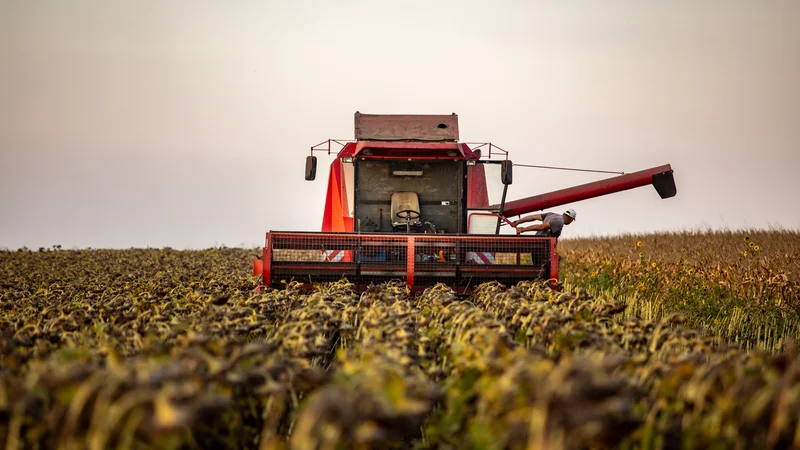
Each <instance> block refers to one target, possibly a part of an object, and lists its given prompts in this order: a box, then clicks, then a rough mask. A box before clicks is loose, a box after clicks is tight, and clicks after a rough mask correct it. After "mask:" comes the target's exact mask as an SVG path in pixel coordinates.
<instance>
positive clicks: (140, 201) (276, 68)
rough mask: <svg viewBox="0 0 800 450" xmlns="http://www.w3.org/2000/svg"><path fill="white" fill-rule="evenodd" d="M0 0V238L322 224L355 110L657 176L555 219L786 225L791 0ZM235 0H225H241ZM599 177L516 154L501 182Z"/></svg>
mask: <svg viewBox="0 0 800 450" xmlns="http://www.w3.org/2000/svg"><path fill="white" fill-rule="evenodd" d="M600 4H601V2H595V1H585V2H577V1H576V2H562V1H553V2H544V1H539V2H537V1H500V0H498V1H494V2H489V1H477V2H476V1H452V2H445V1H436V2H428V1H403V2H394V1H393V2H390V1H363V2H353V1H317V2H311V1H296V0H293V1H280V2H278V1H276V2H271V1H263V0H262V1H252V2H246V1H237V2H208V1H198V0H193V1H177V0H175V1H168V2H166V1H163V0H158V1H127V2H121V1H110V0H98V1H78V0H73V1H69V2H65V1H35V2H32V1H28V0H20V1H12V0H0V152H1V153H0V248H2V247H7V248H17V247H20V246H23V245H26V246H28V247H33V248H35V247H39V246H46V247H49V246H52V245H54V244H60V245H62V246H63V247H64V248H73V247H94V248H97V247H117V248H124V247H130V246H136V247H146V246H151V247H161V246H171V247H173V248H199V247H209V246H214V245H222V244H225V245H228V246H238V245H260V244H262V243H263V240H264V233H265V232H266V231H268V230H310V231H313V230H319V229H320V226H321V222H322V209H323V205H324V198H325V190H326V181H327V175H328V169H327V166H328V164H329V163H330V161H331V160H332V157H328V156H327V155H320V156H319V169H320V170H319V175H318V177H317V180H316V181H314V182H307V181H305V180H304V179H303V175H302V172H303V166H304V158H305V156H306V155H307V154H308V148H309V147H310V146H311V145H313V144H316V143H318V142H320V141H323V140H325V139H328V138H346V139H352V138H353V113H354V112H355V111H357V110H358V111H361V112H363V113H422V114H449V113H451V112H456V113H457V114H458V115H459V122H460V129H461V138H462V140H463V141H492V142H494V143H496V144H497V145H500V146H501V147H503V148H505V149H507V150H509V151H510V152H511V158H512V159H513V161H515V162H518V163H525V164H541V165H558V166H571V167H583V168H593V169H605V170H619V171H625V172H633V171H636V170H640V169H645V168H649V167H653V166H658V165H661V164H672V167H673V169H674V170H675V180H676V183H677V186H678V194H677V196H676V197H674V198H672V199H668V200H661V199H659V197H658V195H657V194H656V192H655V190H654V189H653V188H652V187H646V188H639V189H635V190H632V191H627V192H625V193H620V194H615V195H610V196H605V197H600V198H596V199H591V200H585V201H582V202H578V203H574V204H570V205H565V206H564V207H561V208H557V210H563V209H565V208H567V207H572V208H575V209H576V210H577V212H578V220H577V221H576V222H575V223H573V224H571V225H570V226H568V227H567V228H566V229H565V232H564V236H588V235H593V234H594V235H599V234H613V233H625V232H647V231H656V230H682V229H702V228H706V227H714V228H720V227H723V228H724V227H728V228H741V227H769V226H781V227H784V228H798V227H800V207H798V205H800V200H798V195H800V174H798V169H800V6H799V5H800V2H797V1H764V2H751V1H733V0H725V1H717V2H712V1H707V2H704V1H699V2H698V1H678V2H661V3H659V5H658V6H656V5H655V2H641V1H630V2H602V5H603V6H598V5H600ZM234 5H235V6H234ZM604 177H606V176H605V175H596V174H582V173H575V172H553V171H543V170H538V169H522V168H518V169H517V170H516V171H515V184H514V185H513V186H512V187H511V189H510V191H509V192H510V198H520V197H524V196H528V195H533V194H536V193H542V192H546V191H549V190H553V189H559V188H563V187H568V186H570V185H574V184H580V183H584V182H589V181H594V180H598V179H601V178H604Z"/></svg>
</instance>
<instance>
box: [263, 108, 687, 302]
mask: <svg viewBox="0 0 800 450" xmlns="http://www.w3.org/2000/svg"><path fill="white" fill-rule="evenodd" d="M355 137H356V140H355V141H353V140H345V139H328V140H326V141H323V142H321V143H319V144H317V145H315V146H312V147H311V156H309V157H308V158H307V161H306V180H313V179H314V177H315V176H316V175H315V173H316V157H315V156H314V152H327V154H328V155H330V154H331V143H332V142H333V143H335V144H338V145H340V146H341V147H342V148H341V150H339V151H338V152H337V153H336V157H335V159H334V160H333V161H332V162H331V164H330V172H329V177H328V189H327V197H326V200H325V207H324V211H323V218H322V230H321V232H268V233H267V234H266V241H265V245H264V248H263V256H262V259H259V260H256V261H254V263H253V274H254V275H256V276H259V275H260V276H261V277H262V283H263V284H262V285H263V286H264V287H275V288H283V287H285V286H286V284H287V283H288V282H291V281H301V282H302V283H303V285H304V287H305V288H306V289H311V288H313V286H314V285H315V284H316V283H319V282H324V281H335V280H338V279H341V278H342V277H345V278H348V279H349V280H350V281H351V282H352V283H354V285H355V288H356V290H358V291H363V290H364V289H366V288H367V286H368V285H369V284H371V283H376V284H377V283H380V282H384V281H389V280H401V281H404V282H405V283H407V285H408V287H409V289H412V290H415V291H418V290H422V289H424V288H426V287H428V286H432V285H434V284H436V283H438V282H442V283H445V284H447V285H448V286H450V287H451V288H453V289H454V290H455V291H456V292H459V293H468V292H469V290H470V289H471V288H472V287H474V286H476V285H477V284H479V283H480V282H483V281H489V280H497V281H501V282H505V283H514V282H516V281H520V280H531V279H536V280H541V281H547V282H549V284H550V286H551V287H552V288H553V289H558V276H559V274H558V253H557V252H556V239H555V238H548V237H539V236H508V235H503V236H500V235H499V230H500V222H499V220H503V221H505V222H506V223H508V224H510V223H511V222H510V221H509V220H508V219H507V217H510V216H518V215H522V214H527V213H532V212H535V211H542V210H544V209H546V208H553V207H556V206H560V205H564V204H566V203H570V202H577V201H581V200H586V199H590V198H594V197H599V196H603V195H608V194H612V193H616V192H621V191H625V190H629V189H634V188H638V187H642V186H646V185H653V187H654V188H655V190H656V191H657V192H658V195H659V196H660V197H661V198H662V199H664V198H670V197H673V196H674V195H675V194H676V188H675V182H674V178H673V171H672V167H671V166H670V165H669V164H665V165H662V166H658V167H653V168H650V169H646V170H641V171H638V172H634V173H628V174H624V173H621V172H609V171H598V170H586V169H567V170H582V171H587V172H599V173H614V174H618V176H615V177H611V178H608V179H605V180H600V181H595V182H592V183H586V184H582V185H579V186H575V187H571V188H567V189H562V190H558V191H555V192H550V193H545V194H540V195H534V196H530V197H527V198H523V199H519V200H511V201H506V189H507V186H508V184H510V183H511V181H510V171H511V169H512V167H513V166H514V164H513V163H512V162H511V161H510V160H509V152H507V151H506V150H504V149H502V148H500V147H498V146H496V145H494V144H492V143H491V142H487V143H472V142H471V143H464V142H459V141H458V117H457V116H456V115H455V114H452V115H446V116H443V115H382V116H381V115H363V114H361V113H359V112H356V114H355ZM323 146H324V148H323ZM471 146H474V147H471ZM481 148H488V155H486V156H487V157H488V158H489V159H491V157H492V155H493V153H494V155H501V157H502V158H503V159H502V161H486V160H483V159H482V157H483V155H482V151H481ZM494 150H496V151H494ZM383 159H395V160H428V161H430V160H449V161H464V163H465V165H466V166H467V168H466V169H463V170H466V171H465V172H463V173H464V178H465V183H466V184H465V185H464V188H465V189H466V190H465V191H463V190H462V191H461V194H459V195H460V196H461V197H460V200H459V201H460V202H462V203H461V204H460V205H459V209H458V213H459V214H461V216H460V219H459V222H458V226H457V228H458V229H456V230H453V229H450V230H449V232H448V233H438V232H436V231H434V233H433V234H425V233H399V232H397V230H395V232H385V231H384V232H377V233H364V232H361V226H360V225H359V226H358V227H357V226H356V223H355V222H356V220H355V218H356V217H357V214H358V211H357V208H359V207H360V206H359V205H358V199H357V198H356V192H355V190H354V188H353V183H354V177H355V175H353V173H354V172H353V171H354V170H355V167H356V166H355V163H356V162H357V161H362V160H383ZM492 163H494V164H501V167H502V171H503V174H502V178H503V181H502V183H503V184H504V185H505V187H504V188H503V191H502V200H501V201H500V203H497V204H490V203H489V200H488V185H487V181H488V177H487V175H486V173H485V172H484V168H483V164H492ZM348 165H352V166H348ZM470 166H477V167H474V168H473V169H470ZM520 166H523V167H540V168H549V169H565V168H557V167H545V166H528V165H523V164H520ZM359 167H361V166H359ZM474 169H478V170H474ZM507 177H508V178H507ZM451 183H452V181H451ZM450 186H452V184H451V185H450ZM412 189H413V188H412ZM443 205H444V203H443ZM447 205H450V203H447ZM354 211H356V212H355V213H354ZM419 212H422V211H419ZM453 214H455V213H453ZM475 214H478V215H494V216H497V217H498V222H497V225H496V230H495V231H494V234H480V235H478V234H470V230H471V228H470V227H469V222H470V219H471V216H472V215H475ZM453 217H455V216H453ZM484 230H485V229H484ZM426 248H435V249H438V251H439V253H438V257H437V254H436V253H435V252H434V253H432V254H428V253H425V251H427V250H425V251H423V250H424V249H426ZM376 249H380V251H378V250H376ZM446 249H447V251H445V250H446ZM526 254H530V256H531V258H530V261H531V262H530V263H527V262H523V260H522V259H523V258H522V257H521V255H526ZM378 255H382V256H378ZM501 257H502V258H501ZM380 258H384V259H383V260H381V259H380ZM509 258H510V259H509Z"/></svg>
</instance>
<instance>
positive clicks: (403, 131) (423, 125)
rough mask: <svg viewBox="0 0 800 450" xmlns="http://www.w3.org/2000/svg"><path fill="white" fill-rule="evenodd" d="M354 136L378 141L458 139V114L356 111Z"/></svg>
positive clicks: (359, 138)
mask: <svg viewBox="0 0 800 450" xmlns="http://www.w3.org/2000/svg"><path fill="white" fill-rule="evenodd" d="M355 138H356V139H357V140H376V141H407V140H416V141H458V115H456V114H448V115H437V114H361V113H360V112H358V111H356V113H355Z"/></svg>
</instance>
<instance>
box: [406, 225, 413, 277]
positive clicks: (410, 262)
mask: <svg viewBox="0 0 800 450" xmlns="http://www.w3.org/2000/svg"><path fill="white" fill-rule="evenodd" d="M414 242H415V239H414V236H409V237H408V250H407V251H408V253H406V260H407V261H408V266H407V267H406V284H407V285H408V286H409V287H411V288H413V287H414V256H415V253H414V247H415V246H414Z"/></svg>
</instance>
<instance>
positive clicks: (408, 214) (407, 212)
mask: <svg viewBox="0 0 800 450" xmlns="http://www.w3.org/2000/svg"><path fill="white" fill-rule="evenodd" d="M403 213H405V215H403V216H401V215H400V214H403ZM412 214H414V215H412ZM395 216H397V217H398V218H400V219H403V220H405V221H409V220H414V219H419V213H418V212H416V211H414V210H413V209H404V210H402V211H398V212H397V214H395Z"/></svg>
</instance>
